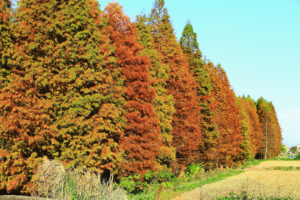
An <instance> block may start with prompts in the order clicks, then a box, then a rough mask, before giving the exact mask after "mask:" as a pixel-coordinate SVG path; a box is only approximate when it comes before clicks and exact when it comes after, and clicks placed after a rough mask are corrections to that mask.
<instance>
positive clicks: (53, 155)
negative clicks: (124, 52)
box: [0, 0, 125, 194]
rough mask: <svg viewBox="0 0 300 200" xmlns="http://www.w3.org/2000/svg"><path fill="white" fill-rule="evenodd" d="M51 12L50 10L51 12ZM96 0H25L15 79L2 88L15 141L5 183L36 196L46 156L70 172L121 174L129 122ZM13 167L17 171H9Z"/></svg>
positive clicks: (4, 128) (1, 108)
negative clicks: (37, 176)
mask: <svg viewBox="0 0 300 200" xmlns="http://www.w3.org/2000/svg"><path fill="white" fill-rule="evenodd" d="M45 13H47V14H45ZM102 15H103V14H102V12H101V11H100V8H99V5H98V3H97V2H96V1H94V0H83V1H81V0H69V1H40V0H34V1H32V0H31V1H29V0H22V1H21V2H20V6H19V8H18V12H17V15H16V19H17V20H18V25H17V26H16V28H15V29H14V30H12V32H13V33H12V34H13V35H14V37H15V38H17V39H16V41H14V44H13V45H12V47H11V51H10V52H9V55H8V56H10V57H11V60H9V61H8V65H9V68H10V69H11V73H12V74H11V76H9V84H8V85H7V86H6V87H4V88H2V89H1V92H0V112H1V113H2V115H1V116H0V119H1V122H3V123H1V124H0V136H1V137H3V138H5V139H6V144H7V146H8V148H7V151H8V153H9V155H8V156H7V161H6V162H4V163H2V164H1V166H0V174H2V176H1V177H0V182H1V186H2V187H3V188H6V189H7V190H8V191H10V190H14V189H19V190H21V193H24V194H28V193H30V191H31V189H32V185H33V183H34V181H33V180H34V177H33V173H32V171H34V170H35V169H36V168H37V167H38V166H39V165H40V164H41V162H42V160H43V159H42V157H43V156H47V157H48V158H49V159H55V160H57V161H59V162H60V163H62V164H63V166H64V167H65V169H66V170H68V169H69V168H70V167H77V166H78V165H82V164H83V165H85V166H86V167H87V168H88V169H89V170H91V171H92V172H93V171H96V170H97V171H98V172H100V173H101V172H103V171H105V170H114V171H117V170H118V167H119V166H120V164H121V160H122V151H121V150H120V148H119V145H118V144H119V141H120V139H121V136H122V133H123V127H124V121H125V119H124V117H122V115H123V110H122V105H121V103H122V102H123V101H124V100H123V97H122V96H121V95H120V94H121V92H120V91H121V90H122V88H120V87H117V86H116V87H113V88H110V86H114V85H115V82H116V80H117V79H118V73H115V71H114V69H110V68H109V67H106V66H114V65H115V64H116V59H115V57H114V56H112V52H113V51H114V49H113V47H112V46H111V45H110V40H109V38H108V37H107V36H106V35H105V34H104V30H105V29H104V27H105V26H106V25H107V21H106V19H105V18H104V17H103V16H102ZM7 170H8V171H9V173H5V172H7Z"/></svg>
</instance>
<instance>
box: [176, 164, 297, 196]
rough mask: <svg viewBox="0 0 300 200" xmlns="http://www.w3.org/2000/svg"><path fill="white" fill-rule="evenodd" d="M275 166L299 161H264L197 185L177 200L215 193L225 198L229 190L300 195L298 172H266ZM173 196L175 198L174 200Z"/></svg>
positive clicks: (254, 194) (295, 165) (258, 193)
mask: <svg viewBox="0 0 300 200" xmlns="http://www.w3.org/2000/svg"><path fill="white" fill-rule="evenodd" d="M276 166H288V167H290V166H294V167H297V166H300V161H266V162H262V163H260V165H257V166H253V167H251V168H249V169H247V170H245V173H242V174H239V175H237V176H233V177H229V178H226V179H224V180H222V181H219V182H216V183H213V184H208V185H204V186H202V187H200V188H197V189H195V190H192V191H190V192H186V193H184V194H182V195H181V196H180V197H177V198H175V199H176V200H179V199H182V200H184V199H186V200H187V199H189V200H192V199H215V198H216V197H217V196H222V197H225V196H227V195H228V193H231V192H234V193H235V194H240V193H241V192H242V191H246V193H247V194H250V196H252V197H258V196H259V195H260V194H265V195H267V196H274V197H288V196H291V197H293V198H297V199H299V198H300V172H299V171H279V170H273V171H270V170H268V171H266V169H267V168H270V167H276ZM175 199H174V200H175Z"/></svg>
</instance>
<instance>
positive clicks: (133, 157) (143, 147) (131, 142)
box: [105, 3, 163, 176]
mask: <svg viewBox="0 0 300 200" xmlns="http://www.w3.org/2000/svg"><path fill="white" fill-rule="evenodd" d="M105 17H106V18H108V26H107V32H108V33H109V36H110V39H111V41H112V44H113V45H114V47H115V54H114V55H115V57H116V58H117V62H116V66H115V67H116V68H117V69H118V70H119V72H120V73H121V75H120V79H122V80H123V83H122V86H123V90H124V95H123V96H124V99H125V101H126V103H124V104H123V108H124V111H125V113H124V116H125V117H126V123H125V124H126V128H125V130H124V135H122V140H121V147H122V150H124V151H125V155H124V157H123V162H122V170H121V171H120V175H121V176H128V175H132V174H133V173H134V172H136V173H138V174H145V173H146V172H147V171H148V170H152V171H157V170H158V169H159V167H160V165H159V163H158V162H157V160H156V158H157V157H158V155H159V151H158V149H160V148H161V146H162V145H163V144H162V142H161V141H160V140H159V135H160V128H159V124H158V122H159V121H158V118H157V117H156V116H155V111H154V106H153V105H152V104H151V103H152V101H153V100H154V98H155V88H151V87H150V86H151V84H150V81H149V76H150V71H149V66H150V65H151V62H150V59H149V57H148V56H146V55H139V54H140V52H141V50H142V48H143V47H142V45H140V44H139V43H138V42H137V38H138V35H137V29H136V27H135V26H134V24H132V23H131V22H130V19H129V17H127V16H126V15H125V14H123V10H122V6H120V4H118V3H109V5H108V6H107V7H106V8H105Z"/></svg>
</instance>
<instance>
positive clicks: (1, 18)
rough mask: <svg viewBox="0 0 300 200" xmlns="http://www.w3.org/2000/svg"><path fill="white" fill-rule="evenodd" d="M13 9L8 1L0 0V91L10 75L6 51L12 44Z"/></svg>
mask: <svg viewBox="0 0 300 200" xmlns="http://www.w3.org/2000/svg"><path fill="white" fill-rule="evenodd" d="M12 15H13V9H12V3H11V1H10V0H0V73H1V76H0V89H1V88H3V87H4V86H6V85H7V81H8V79H7V76H8V75H9V74H10V71H9V68H8V65H7V62H8V59H9V58H8V57H7V56H6V51H8V49H9V46H10V45H11V44H12V42H13V38H12V35H11V30H12V29H13V26H14V23H13V20H12Z"/></svg>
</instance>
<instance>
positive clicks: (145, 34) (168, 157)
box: [135, 14, 176, 167]
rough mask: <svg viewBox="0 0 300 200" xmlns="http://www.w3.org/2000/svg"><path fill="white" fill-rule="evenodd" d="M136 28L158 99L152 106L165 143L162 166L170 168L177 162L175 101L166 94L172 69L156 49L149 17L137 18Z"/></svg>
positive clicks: (161, 158)
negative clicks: (173, 140) (148, 62)
mask: <svg viewBox="0 0 300 200" xmlns="http://www.w3.org/2000/svg"><path fill="white" fill-rule="evenodd" d="M135 26H136V27H137V29H138V35H139V38H140V39H139V42H140V44H142V45H143V47H144V49H143V50H142V51H141V54H143V55H147V56H148V57H149V58H150V61H151V63H152V64H151V65H150V67H149V70H150V82H151V83H152V86H153V87H154V88H155V89H156V92H155V94H156V97H155V99H154V100H153V102H152V104H153V105H154V107H155V115H156V116H157V117H158V119H159V126H160V134H161V137H160V139H161V141H162V142H163V143H164V146H162V148H161V149H159V158H158V159H159V161H160V163H161V164H162V165H167V167H169V166H170V163H171V162H172V161H175V155H176V149H175V148H174V147H172V119H173V114H174V113H175V107H174V104H175V102H174V99H173V96H172V95H167V94H166V82H167V80H168V78H169V74H168V73H169V72H170V68H169V66H168V65H166V64H164V63H163V62H162V58H161V57H160V54H159V52H158V51H157V50H156V49H155V48H154V38H153V36H152V34H151V27H150V26H149V25H148V24H147V17H146V16H145V15H144V14H142V15H138V16H137V18H136V22H135Z"/></svg>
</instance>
